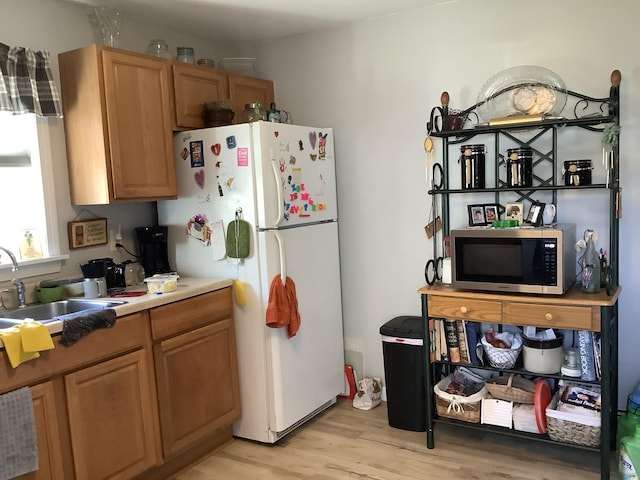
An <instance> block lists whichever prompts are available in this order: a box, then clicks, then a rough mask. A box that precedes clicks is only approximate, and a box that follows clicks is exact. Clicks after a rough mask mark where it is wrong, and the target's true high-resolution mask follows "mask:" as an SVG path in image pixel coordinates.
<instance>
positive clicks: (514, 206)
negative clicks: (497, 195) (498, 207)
mask: <svg viewBox="0 0 640 480" xmlns="http://www.w3.org/2000/svg"><path fill="white" fill-rule="evenodd" d="M523 219H524V203H522V202H511V203H507V204H506V206H505V220H518V224H519V225H522V221H523Z"/></svg>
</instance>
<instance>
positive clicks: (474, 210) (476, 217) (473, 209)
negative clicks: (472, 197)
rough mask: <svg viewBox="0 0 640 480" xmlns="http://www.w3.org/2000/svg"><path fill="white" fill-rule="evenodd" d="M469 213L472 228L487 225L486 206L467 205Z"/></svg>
mask: <svg viewBox="0 0 640 480" xmlns="http://www.w3.org/2000/svg"><path fill="white" fill-rule="evenodd" d="M467 213H468V215H469V226H470V227H479V226H483V225H486V224H487V219H486V217H485V214H484V205H467Z"/></svg>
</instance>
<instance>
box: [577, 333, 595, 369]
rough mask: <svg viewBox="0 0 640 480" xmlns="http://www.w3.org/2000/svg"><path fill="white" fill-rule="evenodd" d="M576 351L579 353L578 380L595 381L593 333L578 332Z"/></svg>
mask: <svg viewBox="0 0 640 480" xmlns="http://www.w3.org/2000/svg"><path fill="white" fill-rule="evenodd" d="M578 350H579V352H580V373H581V374H580V378H581V379H582V380H586V381H590V382H592V381H594V380H595V379H596V365H595V359H594V352H593V332H591V331H590V330H579V331H578Z"/></svg>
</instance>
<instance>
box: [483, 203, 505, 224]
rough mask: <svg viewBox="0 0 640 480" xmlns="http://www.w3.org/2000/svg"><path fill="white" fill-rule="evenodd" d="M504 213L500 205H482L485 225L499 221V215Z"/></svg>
mask: <svg viewBox="0 0 640 480" xmlns="http://www.w3.org/2000/svg"><path fill="white" fill-rule="evenodd" d="M504 211H505V208H504V207H503V206H502V205H499V204H497V203H488V204H485V205H484V218H485V221H486V222H487V225H491V223H492V222H494V221H496V220H500V215H502V214H503V213H504Z"/></svg>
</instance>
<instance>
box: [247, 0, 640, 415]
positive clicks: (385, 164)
mask: <svg viewBox="0 0 640 480" xmlns="http://www.w3.org/2000/svg"><path fill="white" fill-rule="evenodd" d="M514 3H515V2H513V1H509V0H483V1H478V0H457V1H452V2H447V3H443V4H441V5H436V6H431V7H425V8H423V9H420V10H415V11H412V12H410V13H407V14H400V15H394V16H389V17H386V18H381V19H376V20H372V21H367V22H361V23H358V24H355V25H351V26H346V27H344V28H339V29H335V30H332V31H325V32H321V33H312V34H307V35H303V36H300V37H295V38H289V39H284V40H280V41H276V42H272V43H270V44H267V45H259V46H255V48H252V49H248V50H247V51H246V54H249V53H250V54H251V55H252V56H256V57H257V58H258V62H257V63H259V65H260V71H259V73H260V74H261V75H262V76H264V77H267V78H272V79H274V81H275V85H276V98H277V101H278V106H279V107H280V108H283V109H285V110H290V111H291V113H292V116H293V119H294V122H295V123H300V124H313V125H318V126H323V125H324V126H332V127H334V129H335V135H336V150H337V151H336V158H337V161H338V167H337V169H338V175H339V180H338V193H339V209H340V210H339V211H340V240H341V260H342V275H343V278H342V280H343V295H344V315H345V327H344V328H345V336H346V337H347V338H348V339H356V340H362V341H363V342H364V350H365V351H364V359H365V365H364V367H365V368H364V373H365V374H368V375H377V376H382V375H383V359H382V346H381V341H380V335H379V333H378V329H379V327H380V325H382V324H383V323H384V322H386V321H387V320H389V319H390V318H392V317H394V316H396V315H402V314H411V315H419V314H420V298H419V296H418V295H417V293H416V290H417V289H418V288H420V287H421V286H423V285H424V283H425V281H424V276H423V269H424V264H425V262H426V260H427V259H429V258H430V256H431V255H430V252H431V248H432V247H431V242H430V241H428V240H427V238H426V236H425V234H424V231H423V227H424V225H425V224H426V222H427V218H428V212H429V207H430V199H429V198H428V195H427V193H426V187H425V181H424V177H425V176H424V168H423V159H424V151H423V147H422V145H423V141H424V138H425V134H426V128H425V123H426V121H427V120H428V115H429V112H430V110H431V108H432V107H433V106H436V105H437V104H438V103H439V102H440V94H441V92H442V91H443V90H446V91H448V92H449V93H450V96H451V106H452V107H463V108H466V107H468V106H470V105H472V104H473V103H475V101H476V96H477V94H478V92H479V91H480V88H481V87H482V85H483V84H484V83H485V81H486V80H487V79H489V78H490V77H491V76H493V75H494V74H496V73H498V72H499V71H501V70H503V69H506V68H508V67H512V66H516V65H539V66H543V67H546V68H548V69H550V70H552V71H554V72H556V73H557V74H558V75H559V76H560V77H561V78H562V79H563V80H564V81H565V82H566V84H567V86H568V88H569V89H570V90H574V91H578V92H582V93H585V94H588V95H591V96H595V97H606V96H607V95H608V92H609V78H610V74H611V72H612V70H614V69H616V68H617V69H619V70H620V71H621V72H622V88H621V96H622V107H621V124H622V135H621V181H622V186H623V187H624V215H623V219H622V221H621V228H620V235H621V242H620V243H621V253H620V257H621V259H622V261H621V279H620V282H621V284H622V285H623V291H622V294H621V297H620V304H619V305H620V371H619V374H620V395H621V396H622V398H621V401H620V406H622V407H624V405H625V400H626V398H624V397H626V395H627V394H628V393H629V391H630V390H631V389H632V388H633V386H634V385H635V384H636V382H638V381H640V365H639V364H638V362H637V360H636V358H635V355H636V351H637V345H638V341H639V340H640V323H638V321H637V319H638V318H639V316H640V307H638V303H636V302H635V301H634V300H633V298H634V297H636V296H639V297H640V286H639V285H638V280H639V279H640V275H638V272H637V271H636V268H638V267H639V266H640V254H639V253H638V250H637V248H634V244H635V242H636V241H637V238H638V235H639V233H640V232H639V230H640V226H639V225H638V215H637V212H636V210H635V209H636V208H637V207H638V206H639V205H640V202H639V197H640V192H639V191H638V190H639V189H638V188H637V187H636V185H638V184H640V162H638V161H637V158H636V157H637V152H638V151H640V145H639V143H640V140H639V137H638V135H636V131H637V129H638V115H637V113H636V112H638V111H640V89H639V87H640V83H639V76H640V70H639V66H640V59H639V58H638V54H637V52H638V44H639V42H638V39H637V29H636V22H637V18H639V15H640V4H639V3H638V2H636V1H635V0H612V1H610V2H601V1H599V0H563V1H558V0H538V1H536V2H531V3H529V4H527V5H526V6H525V5H524V4H522V6H520V3H519V6H518V7H515V6H514ZM436 143H438V142H436ZM577 147H578V146H577V145H576V148H577ZM596 147H599V146H598V145H597V142H596ZM563 148H567V149H571V148H573V146H572V147H568V146H565V147H563ZM585 153H586V154H587V155H588V156H586V157H577V158H593V159H594V164H595V165H596V167H597V166H598V165H599V161H598V159H599V158H600V155H601V154H600V151H599V149H598V148H595V151H588V152H585ZM436 155H437V152H436ZM436 158H437V157H436ZM572 158H576V157H572ZM600 202H602V196H597V195H596V196H594V197H591V198H590V199H588V198H582V197H581V198H580V199H579V201H578V202H577V207H579V208H575V210H576V211H574V209H573V208H570V209H565V211H562V205H560V213H559V217H560V218H561V219H563V218H564V219H565V220H567V221H569V220H571V221H576V222H577V223H578V232H582V230H583V229H584V228H587V227H591V226H593V225H595V226H596V228H597V229H600V228H601V225H602V221H601V220H595V219H593V218H590V217H589V212H590V211H598V210H600V211H602V208H601V207H600V208H598V207H599V206H598V205H597V203H600ZM567 210H570V211H567ZM577 210H580V211H581V212H586V213H581V212H578V211H577ZM602 236H603V237H606V235H602ZM634 240H635V241H634ZM603 241H604V242H605V243H604V244H603V245H604V248H605V249H606V248H608V247H607V245H606V239H604V240H603Z"/></svg>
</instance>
